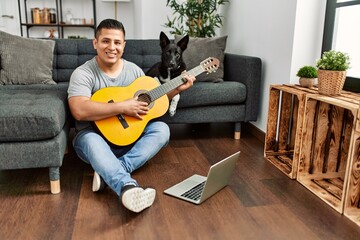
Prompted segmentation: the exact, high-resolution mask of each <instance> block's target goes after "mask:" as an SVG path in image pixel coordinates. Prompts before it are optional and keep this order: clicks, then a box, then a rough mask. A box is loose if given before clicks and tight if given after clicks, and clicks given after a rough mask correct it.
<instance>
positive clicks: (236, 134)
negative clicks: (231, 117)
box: [234, 122, 241, 140]
mask: <svg viewBox="0 0 360 240" xmlns="http://www.w3.org/2000/svg"><path fill="white" fill-rule="evenodd" d="M240 137H241V123H240V122H237V123H235V131H234V139H236V140H239V139H240Z"/></svg>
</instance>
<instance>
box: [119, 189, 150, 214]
mask: <svg viewBox="0 0 360 240" xmlns="http://www.w3.org/2000/svg"><path fill="white" fill-rule="evenodd" d="M155 195H156V191H155V189H153V188H147V189H143V188H141V187H137V186H127V187H125V189H124V191H123V193H122V194H121V202H122V204H123V205H124V207H126V208H127V209H129V210H130V211H133V212H136V213H138V212H141V211H142V210H144V209H145V208H148V207H150V206H151V205H152V204H153V203H154V200H155Z"/></svg>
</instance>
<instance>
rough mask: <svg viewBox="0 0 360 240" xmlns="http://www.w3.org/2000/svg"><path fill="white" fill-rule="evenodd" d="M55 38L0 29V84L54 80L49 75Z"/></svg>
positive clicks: (47, 82) (50, 82) (50, 73)
mask: <svg viewBox="0 0 360 240" xmlns="http://www.w3.org/2000/svg"><path fill="white" fill-rule="evenodd" d="M54 47H55V42H54V41H52V40H41V39H30V38H23V37H19V36H14V35H11V34H8V33H6V32H2V31H0V85H10V84H14V85H21V84H36V83H45V84H56V82H54V81H53V79H52V64H53V53H54Z"/></svg>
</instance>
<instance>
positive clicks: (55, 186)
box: [50, 180, 60, 194]
mask: <svg viewBox="0 0 360 240" xmlns="http://www.w3.org/2000/svg"><path fill="white" fill-rule="evenodd" d="M50 189H51V193H52V194H58V193H60V180H55V181H51V180H50Z"/></svg>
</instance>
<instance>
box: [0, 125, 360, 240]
mask: <svg viewBox="0 0 360 240" xmlns="http://www.w3.org/2000/svg"><path fill="white" fill-rule="evenodd" d="M171 130H172V131H171V134H172V137H171V141H170V143H169V145H168V146H167V147H166V148H164V149H162V150H161V151H160V152H159V154H157V155H156V156H155V157H154V158H153V159H152V160H150V161H149V162H148V163H147V164H146V165H144V166H143V168H141V169H139V170H138V171H136V172H134V173H133V176H134V178H135V179H137V180H138V182H139V183H140V184H141V185H143V186H152V187H154V188H155V189H156V190H157V197H156V200H155V203H154V205H153V206H151V207H150V208H149V209H147V210H145V211H143V212H142V213H140V214H135V213H131V212H129V211H127V210H126V209H124V208H123V207H122V206H121V205H120V203H119V200H118V198H117V196H116V194H115V193H113V192H112V191H111V190H110V189H109V188H106V189H105V191H103V192H101V193H93V192H92V191H91V184H92V174H93V171H92V169H91V167H90V166H89V165H87V164H85V163H83V162H82V161H81V160H80V159H78V158H77V157H76V155H75V153H74V152H73V150H72V148H71V147H70V148H69V153H68V154H67V155H66V156H65V160H64V165H63V167H62V168H61V187H62V192H61V193H60V194H59V195H51V194H49V186H48V172H47V169H25V170H11V171H0V204H1V206H2V207H1V208H0V224H1V225H0V226H1V227H0V236H1V239H160V240H161V239H237V238H240V239H242V238H243V239H293V238H297V237H301V238H302V239H356V237H358V236H359V234H360V228H359V227H357V226H356V225H355V224H354V223H352V222H351V221H348V219H346V218H344V217H343V216H342V215H340V214H338V213H337V212H336V211H333V210H332V209H331V208H330V207H329V206H328V205H327V204H326V203H324V202H323V201H322V200H320V199H319V198H318V197H317V196H316V195H314V194H313V193H312V192H310V191H308V190H307V189H306V188H304V187H303V186H302V185H301V184H299V182H297V181H294V180H291V179H289V178H288V177H287V176H285V174H283V173H282V172H280V171H279V170H278V169H276V168H275V167H274V166H273V165H272V164H271V163H269V162H268V161H266V160H265V159H264V157H263V152H264V151H263V150H264V145H263V143H262V142H260V141H259V140H258V139H256V138H255V137H253V136H251V135H249V134H247V132H246V131H243V133H242V138H241V139H240V140H234V139H233V138H232V136H233V135H232V133H233V125H232V124H215V125H211V124H210V125H209V124H201V125H191V126H180V125H172V126H171ZM238 150H240V151H241V155H240V159H239V162H238V163H237V165H236V169H235V171H234V174H233V176H232V178H231V180H230V183H229V186H228V187H226V188H224V189H223V190H221V191H220V192H219V193H217V194H216V195H214V196H213V197H211V198H210V199H208V200H207V201H205V202H204V203H203V204H201V205H199V206H198V205H194V204H191V203H188V202H184V201H181V200H179V199H175V198H173V197H170V196H167V195H165V194H163V193H162V192H163V190H164V189H166V188H167V187H169V186H170V185H172V184H174V183H176V182H177V181H180V180H183V179H184V178H186V177H188V176H190V175H192V174H194V173H198V174H206V172H207V170H208V168H209V166H210V165H211V164H213V163H215V162H217V161H219V160H221V159H222V158H224V157H226V156H228V155H230V154H231V153H233V152H235V151H238Z"/></svg>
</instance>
